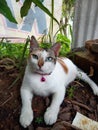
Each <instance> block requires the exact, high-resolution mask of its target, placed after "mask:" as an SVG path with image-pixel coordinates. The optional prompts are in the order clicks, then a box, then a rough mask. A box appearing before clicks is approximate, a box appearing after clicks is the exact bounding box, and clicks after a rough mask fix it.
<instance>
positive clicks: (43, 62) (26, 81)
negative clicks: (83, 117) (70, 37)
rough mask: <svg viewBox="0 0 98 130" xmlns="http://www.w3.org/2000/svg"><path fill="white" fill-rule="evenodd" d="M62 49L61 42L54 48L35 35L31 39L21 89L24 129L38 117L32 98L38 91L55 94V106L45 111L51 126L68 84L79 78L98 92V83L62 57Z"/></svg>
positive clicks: (46, 94) (45, 94)
mask: <svg viewBox="0 0 98 130" xmlns="http://www.w3.org/2000/svg"><path fill="white" fill-rule="evenodd" d="M59 51H60V43H55V44H54V45H53V46H52V47H51V48H50V49H42V48H40V47H39V44H38V42H37V40H36V39H35V37H34V36H32V37H31V39H30V54H29V58H28V63H27V66H26V70H25V74H24V78H23V82H22V86H21V89H20V93H21V99H22V109H21V114H20V124H21V125H22V126H23V127H24V128H26V127H28V126H29V125H30V124H31V122H32V121H33V118H34V117H33V110H32V99H33V96H34V95H35V94H36V95H39V96H49V95H50V94H51V95H52V102H51V105H50V106H49V107H48V108H47V110H46V112H45V114H44V120H45V123H46V124H47V125H52V124H54V123H55V122H56V120H57V117H58V113H59V109H60V105H61V103H62V102H63V100H64V96H65V93H66V87H67V86H68V84H69V83H70V82H72V81H74V79H75V78H76V77H78V78H79V79H82V80H84V81H86V82H88V84H89V85H90V86H91V88H92V90H93V92H94V94H95V95H98V86H97V85H96V84H95V83H94V82H93V81H92V80H91V79H90V78H89V77H88V76H87V75H86V73H84V72H82V71H81V70H79V69H78V68H77V67H76V65H74V64H73V63H72V61H71V60H70V59H68V58H58V55H59Z"/></svg>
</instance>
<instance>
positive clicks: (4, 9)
mask: <svg viewBox="0 0 98 130" xmlns="http://www.w3.org/2000/svg"><path fill="white" fill-rule="evenodd" d="M0 13H1V14H2V15H4V16H5V17H6V18H7V19H8V20H9V21H11V22H13V23H17V21H16V19H15V18H14V16H13V14H12V12H11V10H10V8H9V7H8V5H7V2H6V0H0Z"/></svg>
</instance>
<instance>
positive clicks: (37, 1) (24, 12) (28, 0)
mask: <svg viewBox="0 0 98 130" xmlns="http://www.w3.org/2000/svg"><path fill="white" fill-rule="evenodd" d="M32 2H33V3H34V4H35V5H37V6H38V7H39V8H40V9H42V10H43V11H44V12H45V13H47V14H48V15H49V16H50V17H51V18H53V19H54V20H55V21H56V22H57V23H58V25H59V22H58V21H57V19H56V18H55V17H54V16H53V15H52V13H51V12H50V11H49V10H48V9H47V8H46V7H45V6H44V5H43V4H42V2H41V1H40V0H25V1H24V3H23V6H22V8H21V17H24V16H26V15H27V13H28V10H29V9H30V6H31V3H32Z"/></svg>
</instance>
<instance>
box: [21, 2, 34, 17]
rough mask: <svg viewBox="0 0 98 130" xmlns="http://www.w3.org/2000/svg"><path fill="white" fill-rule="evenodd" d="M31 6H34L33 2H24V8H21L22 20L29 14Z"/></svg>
mask: <svg viewBox="0 0 98 130" xmlns="http://www.w3.org/2000/svg"><path fill="white" fill-rule="evenodd" d="M31 4H32V0H25V1H24V3H23V6H22V7H21V10H20V14H21V17H22V18H23V17H24V16H26V15H27V14H28V11H29V9H30V7H31Z"/></svg>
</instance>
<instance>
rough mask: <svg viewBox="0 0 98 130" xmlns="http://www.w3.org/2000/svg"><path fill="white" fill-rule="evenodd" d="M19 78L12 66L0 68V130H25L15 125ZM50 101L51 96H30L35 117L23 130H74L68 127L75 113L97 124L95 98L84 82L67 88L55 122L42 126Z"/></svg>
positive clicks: (17, 120)
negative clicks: (32, 97)
mask: <svg viewBox="0 0 98 130" xmlns="http://www.w3.org/2000/svg"><path fill="white" fill-rule="evenodd" d="M19 75H20V71H19V70H18V69H17V68H16V67H13V68H10V69H8V68H5V67H0V130H25V129H24V128H23V127H22V126H21V125H20V123H19V115H20V110H21V98H20V86H21V83H22V78H23V76H19ZM17 79H18V80H17ZM16 81H17V82H16ZM12 84H13V85H12ZM50 102H51V96H50V97H46V98H42V97H38V96H35V97H34V99H33V102H32V108H33V110H34V117H35V118H34V121H33V122H32V124H31V125H30V126H29V127H28V128H26V129H27V130H76V128H74V127H71V126H70V124H71V123H72V120H73V119H74V117H75V115H76V112H77V111H78V112H80V113H82V114H84V115H85V116H87V117H89V118H91V119H93V120H95V121H98V105H97V104H98V97H97V96H95V95H94V94H93V92H92V90H91V88H90V87H89V85H88V84H87V83H84V82H83V81H79V80H78V79H77V80H75V81H74V82H72V83H71V84H70V85H69V86H68V88H67V92H66V95H65V99H64V101H63V103H62V105H61V108H60V112H59V116H58V120H57V122H56V123H55V124H54V125H52V126H46V125H45V123H44V120H43V115H44V112H45V110H46V108H47V107H48V106H49V104H50ZM67 123H68V125H67Z"/></svg>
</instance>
